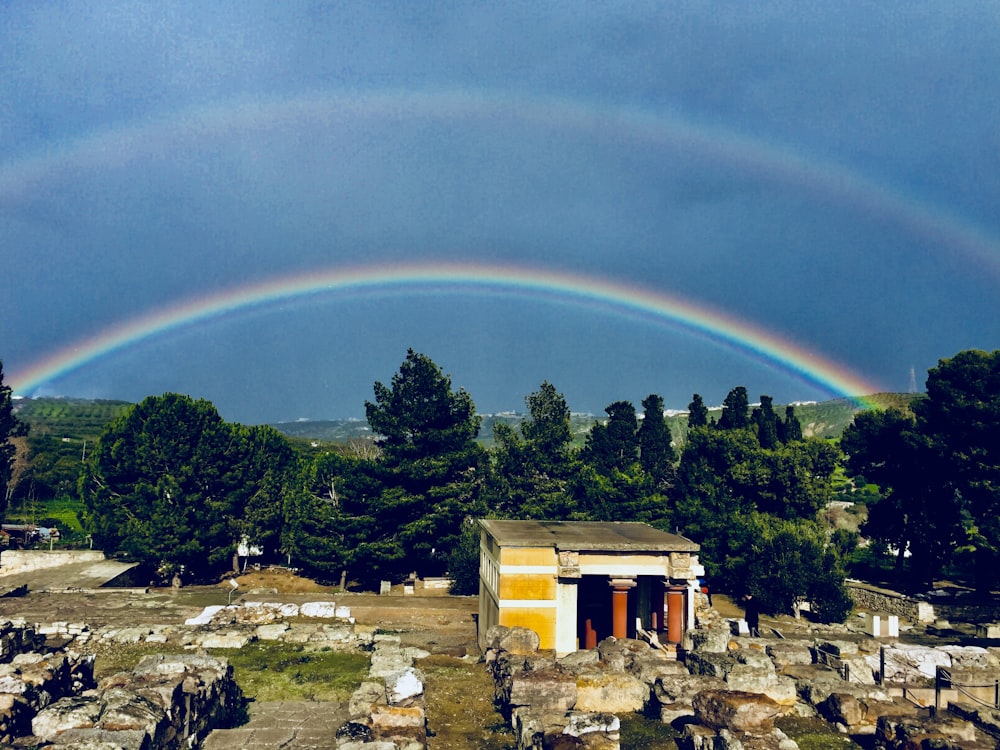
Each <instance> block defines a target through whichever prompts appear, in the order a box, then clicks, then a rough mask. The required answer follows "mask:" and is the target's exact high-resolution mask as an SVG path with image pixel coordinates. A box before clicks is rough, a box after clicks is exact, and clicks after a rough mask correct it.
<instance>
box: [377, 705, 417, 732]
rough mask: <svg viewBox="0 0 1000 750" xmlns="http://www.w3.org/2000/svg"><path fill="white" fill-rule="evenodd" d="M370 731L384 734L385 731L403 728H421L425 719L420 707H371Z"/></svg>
mask: <svg viewBox="0 0 1000 750" xmlns="http://www.w3.org/2000/svg"><path fill="white" fill-rule="evenodd" d="M371 717H372V729H373V730H374V731H375V732H376V733H379V732H384V731H385V730H386V729H399V728H404V727H420V728H423V726H424V724H425V722H426V718H425V716H424V709H423V707H422V706H382V705H377V704H376V705H374V706H372V713H371Z"/></svg>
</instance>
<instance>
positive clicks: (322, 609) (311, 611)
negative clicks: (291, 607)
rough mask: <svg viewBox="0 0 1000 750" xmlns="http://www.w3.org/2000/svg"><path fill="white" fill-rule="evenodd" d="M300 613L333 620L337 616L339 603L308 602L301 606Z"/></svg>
mask: <svg viewBox="0 0 1000 750" xmlns="http://www.w3.org/2000/svg"><path fill="white" fill-rule="evenodd" d="M299 613H300V614H301V615H302V616H303V617H320V618H325V619H328V620H332V619H333V618H334V617H336V616H337V605H336V603H335V602H306V603H305V604H303V605H302V606H301V607H300V608H299Z"/></svg>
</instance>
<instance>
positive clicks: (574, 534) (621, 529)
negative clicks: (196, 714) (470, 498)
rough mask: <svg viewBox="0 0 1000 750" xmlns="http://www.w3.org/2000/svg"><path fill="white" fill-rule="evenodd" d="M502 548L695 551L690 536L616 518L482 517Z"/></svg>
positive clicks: (694, 545) (695, 547) (485, 526)
mask: <svg viewBox="0 0 1000 750" xmlns="http://www.w3.org/2000/svg"><path fill="white" fill-rule="evenodd" d="M479 523H480V524H481V525H482V527H483V528H484V529H486V531H487V532H488V533H489V534H490V536H492V537H493V538H494V539H496V541H497V543H498V544H499V545H500V546H501V547H554V548H555V549H557V550H571V551H576V552H583V551H591V550H592V551H595V552H599V551H613V552H697V551H698V549H699V547H698V545H697V544H695V543H694V542H692V541H691V540H690V539H686V538H685V537H682V536H680V535H679V534H671V533H670V532H667V531H660V530H659V529H654V528H653V527H652V526H649V525H647V524H644V523H634V522H619V521H608V522H604V521H497V520H481V521H480V522H479Z"/></svg>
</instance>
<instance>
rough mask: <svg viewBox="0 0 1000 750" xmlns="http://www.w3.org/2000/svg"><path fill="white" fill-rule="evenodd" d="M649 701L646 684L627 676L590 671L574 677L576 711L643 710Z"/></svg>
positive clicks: (618, 673) (647, 685)
mask: <svg viewBox="0 0 1000 750" xmlns="http://www.w3.org/2000/svg"><path fill="white" fill-rule="evenodd" d="M649 698H650V687H649V684H648V683H646V682H643V681H642V680H640V679H638V678H636V677H633V676H632V675H630V674H624V673H620V672H603V671H591V672H586V673H584V674H580V675H577V678H576V710H577V711H585V712H587V711H592V712H610V713H620V712H633V711H642V709H643V708H644V707H645V705H646V704H647V703H648V702H649Z"/></svg>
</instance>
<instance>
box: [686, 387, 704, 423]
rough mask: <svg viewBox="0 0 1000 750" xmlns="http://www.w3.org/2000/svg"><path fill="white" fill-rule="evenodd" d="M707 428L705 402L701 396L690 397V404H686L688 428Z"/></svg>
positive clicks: (697, 394) (698, 394)
mask: <svg viewBox="0 0 1000 750" xmlns="http://www.w3.org/2000/svg"><path fill="white" fill-rule="evenodd" d="M707 426H708V407H707V406H705V401H704V400H703V399H702V397H701V394H700V393H696V394H694V396H692V397H691V403H690V404H688V428H689V429H690V428H693V427H707Z"/></svg>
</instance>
